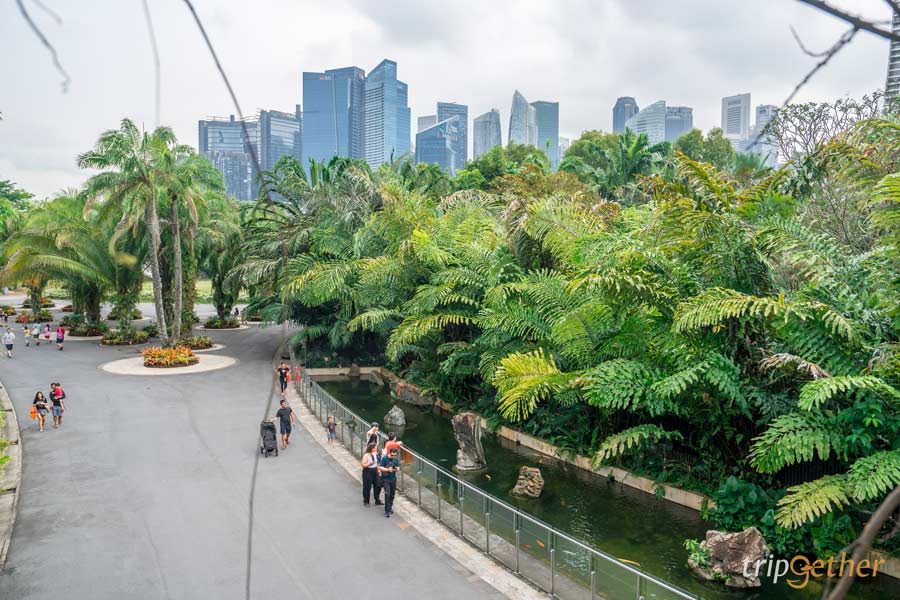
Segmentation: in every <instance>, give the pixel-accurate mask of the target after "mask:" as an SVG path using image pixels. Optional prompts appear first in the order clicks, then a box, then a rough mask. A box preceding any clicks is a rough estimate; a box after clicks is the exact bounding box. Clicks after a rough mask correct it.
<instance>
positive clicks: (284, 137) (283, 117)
mask: <svg viewBox="0 0 900 600" xmlns="http://www.w3.org/2000/svg"><path fill="white" fill-rule="evenodd" d="M256 131H257V132H258V134H257V144H258V145H257V146H256V148H257V149H258V152H259V156H258V159H259V166H260V167H262V168H263V169H266V170H270V169H272V167H274V166H275V163H276V162H278V159H279V158H281V157H282V156H293V157H294V158H296V159H297V160H298V161H299V160H301V158H302V157H301V154H302V142H301V135H302V126H301V121H300V105H297V107H296V109H295V111H294V114H291V113H286V112H281V111H278V110H261V111H259V116H258V117H257V128H256Z"/></svg>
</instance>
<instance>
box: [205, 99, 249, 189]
mask: <svg viewBox="0 0 900 600" xmlns="http://www.w3.org/2000/svg"><path fill="white" fill-rule="evenodd" d="M244 125H246V127H247V132H248V133H249V135H250V137H249V138H248V137H247V135H246V134H245V133H244ZM256 127H257V124H256V122H255V121H245V122H244V123H243V124H242V123H241V121H239V120H236V119H235V118H234V115H231V116H230V117H229V118H228V119H221V118H210V119H207V120H203V121H199V122H198V130H199V135H198V140H197V148H198V150H199V151H200V153H201V154H203V155H205V156H206V157H208V158H209V159H210V161H212V163H213V165H215V167H216V169H218V170H219V172H220V173H222V177H223V179H224V180H225V195H226V196H228V197H230V198H234V199H236V200H241V201H249V200H253V199H254V197H255V189H254V184H253V178H254V174H255V173H254V167H253V158H252V156H251V154H250V150H249V145H250V143H252V142H253V141H255V139H256V136H257V133H256Z"/></svg>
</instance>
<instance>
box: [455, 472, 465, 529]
mask: <svg viewBox="0 0 900 600" xmlns="http://www.w3.org/2000/svg"><path fill="white" fill-rule="evenodd" d="M457 485H459V484H457ZM464 500H465V498H464V497H463V486H462V485H459V537H463V517H464V516H465V513H464V512H463V501H464Z"/></svg>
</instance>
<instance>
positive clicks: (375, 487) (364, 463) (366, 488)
mask: <svg viewBox="0 0 900 600" xmlns="http://www.w3.org/2000/svg"><path fill="white" fill-rule="evenodd" d="M380 461H381V456H380V455H379V454H378V446H377V444H375V443H370V444H367V445H366V451H365V452H363V455H362V459H361V460H360V463H359V464H360V466H361V467H362V481H363V490H362V493H363V506H371V505H370V504H369V501H370V499H371V497H372V496H373V495H374V496H375V506H381V499H380V496H381V483H380V479H381V478H380V477H379V474H378V463H379V462H380Z"/></svg>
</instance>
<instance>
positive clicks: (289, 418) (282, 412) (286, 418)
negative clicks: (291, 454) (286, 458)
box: [275, 400, 294, 450]
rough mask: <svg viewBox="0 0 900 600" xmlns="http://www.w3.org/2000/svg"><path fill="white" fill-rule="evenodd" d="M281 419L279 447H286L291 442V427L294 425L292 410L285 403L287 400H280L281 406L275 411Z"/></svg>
mask: <svg viewBox="0 0 900 600" xmlns="http://www.w3.org/2000/svg"><path fill="white" fill-rule="evenodd" d="M275 416H276V417H278V419H279V421H281V449H282V450H284V449H285V448H287V445H288V444H290V443H291V428H292V427H293V426H294V411H293V410H291V408H289V407H288V405H287V400H282V401H281V408H279V409H278V412H277V413H275Z"/></svg>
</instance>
